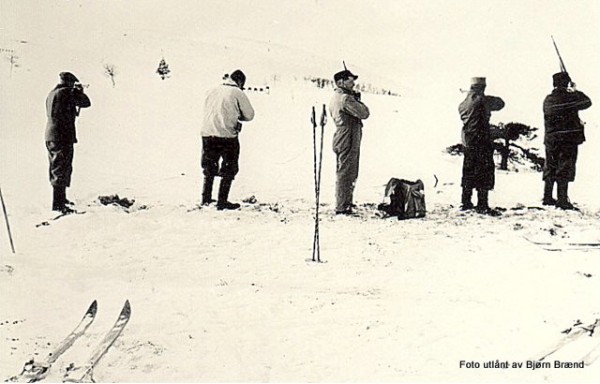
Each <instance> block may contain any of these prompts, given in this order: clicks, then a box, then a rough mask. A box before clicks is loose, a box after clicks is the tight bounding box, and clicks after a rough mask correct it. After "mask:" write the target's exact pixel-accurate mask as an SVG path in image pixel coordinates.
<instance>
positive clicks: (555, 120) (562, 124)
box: [542, 55, 592, 209]
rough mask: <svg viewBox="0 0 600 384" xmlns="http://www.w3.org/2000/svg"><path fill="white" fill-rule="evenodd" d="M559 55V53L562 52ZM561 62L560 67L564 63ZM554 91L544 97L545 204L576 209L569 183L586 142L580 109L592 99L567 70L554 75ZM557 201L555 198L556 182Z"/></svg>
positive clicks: (587, 105)
mask: <svg viewBox="0 0 600 384" xmlns="http://www.w3.org/2000/svg"><path fill="white" fill-rule="evenodd" d="M559 58H560V55H559ZM560 61H561V68H563V69H564V64H563V63H562V59H561V60H560ZM552 81H553V85H554V90H553V91H552V93H550V94H549V95H548V96H546V98H545V99H544V126H545V133H544V145H545V146H546V161H545V163H544V174H543V180H544V199H543V202H542V203H543V204H544V205H555V206H556V207H558V208H561V209H575V208H574V207H573V204H571V202H570V201H569V196H568V188H569V182H571V181H574V180H575V164H576V162H577V147H578V146H579V145H580V144H581V143H583V142H584V141H585V135H584V131H583V124H582V122H581V120H579V115H578V111H580V110H582V109H587V108H589V107H590V106H591V105H592V101H591V100H590V98H589V97H587V96H586V95H585V94H584V93H583V92H580V91H577V90H575V88H574V84H573V83H572V82H571V77H570V76H569V74H568V73H567V72H566V70H564V71H562V72H559V73H555V74H554V75H552ZM555 182H556V184H557V188H558V200H555V199H554V198H553V197H552V193H553V189H554V183H555Z"/></svg>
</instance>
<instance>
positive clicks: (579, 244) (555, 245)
mask: <svg viewBox="0 0 600 384" xmlns="http://www.w3.org/2000/svg"><path fill="white" fill-rule="evenodd" d="M523 238H524V239H525V240H527V241H529V242H530V243H532V244H535V245H538V246H540V247H542V248H543V249H545V250H546V251H570V250H580V251H587V250H594V249H596V250H600V242H598V241H585V242H583V241H537V240H532V239H530V238H528V237H525V236H523Z"/></svg>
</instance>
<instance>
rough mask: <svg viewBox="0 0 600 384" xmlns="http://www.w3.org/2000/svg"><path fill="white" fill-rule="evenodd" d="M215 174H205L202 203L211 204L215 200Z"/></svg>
mask: <svg viewBox="0 0 600 384" xmlns="http://www.w3.org/2000/svg"><path fill="white" fill-rule="evenodd" d="M214 181H215V177H214V176H204V185H203V186H202V205H209V204H210V203H212V202H214V200H213V199H212V190H213V183H214Z"/></svg>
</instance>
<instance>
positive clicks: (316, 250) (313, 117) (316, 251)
mask: <svg viewBox="0 0 600 384" xmlns="http://www.w3.org/2000/svg"><path fill="white" fill-rule="evenodd" d="M310 120H311V123H312V126H313V175H314V178H315V200H316V212H315V233H314V237H313V253H312V261H320V260H321V256H320V249H319V177H320V176H319V175H318V172H317V118H316V112H315V107H314V106H313V107H312V115H311V119H310Z"/></svg>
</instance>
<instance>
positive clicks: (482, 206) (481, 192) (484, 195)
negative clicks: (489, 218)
mask: <svg viewBox="0 0 600 384" xmlns="http://www.w3.org/2000/svg"><path fill="white" fill-rule="evenodd" d="M475 209H476V210H477V212H479V213H485V212H486V211H488V210H489V209H490V206H489V205H488V191H487V190H485V189H478V190H477V207H475Z"/></svg>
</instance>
